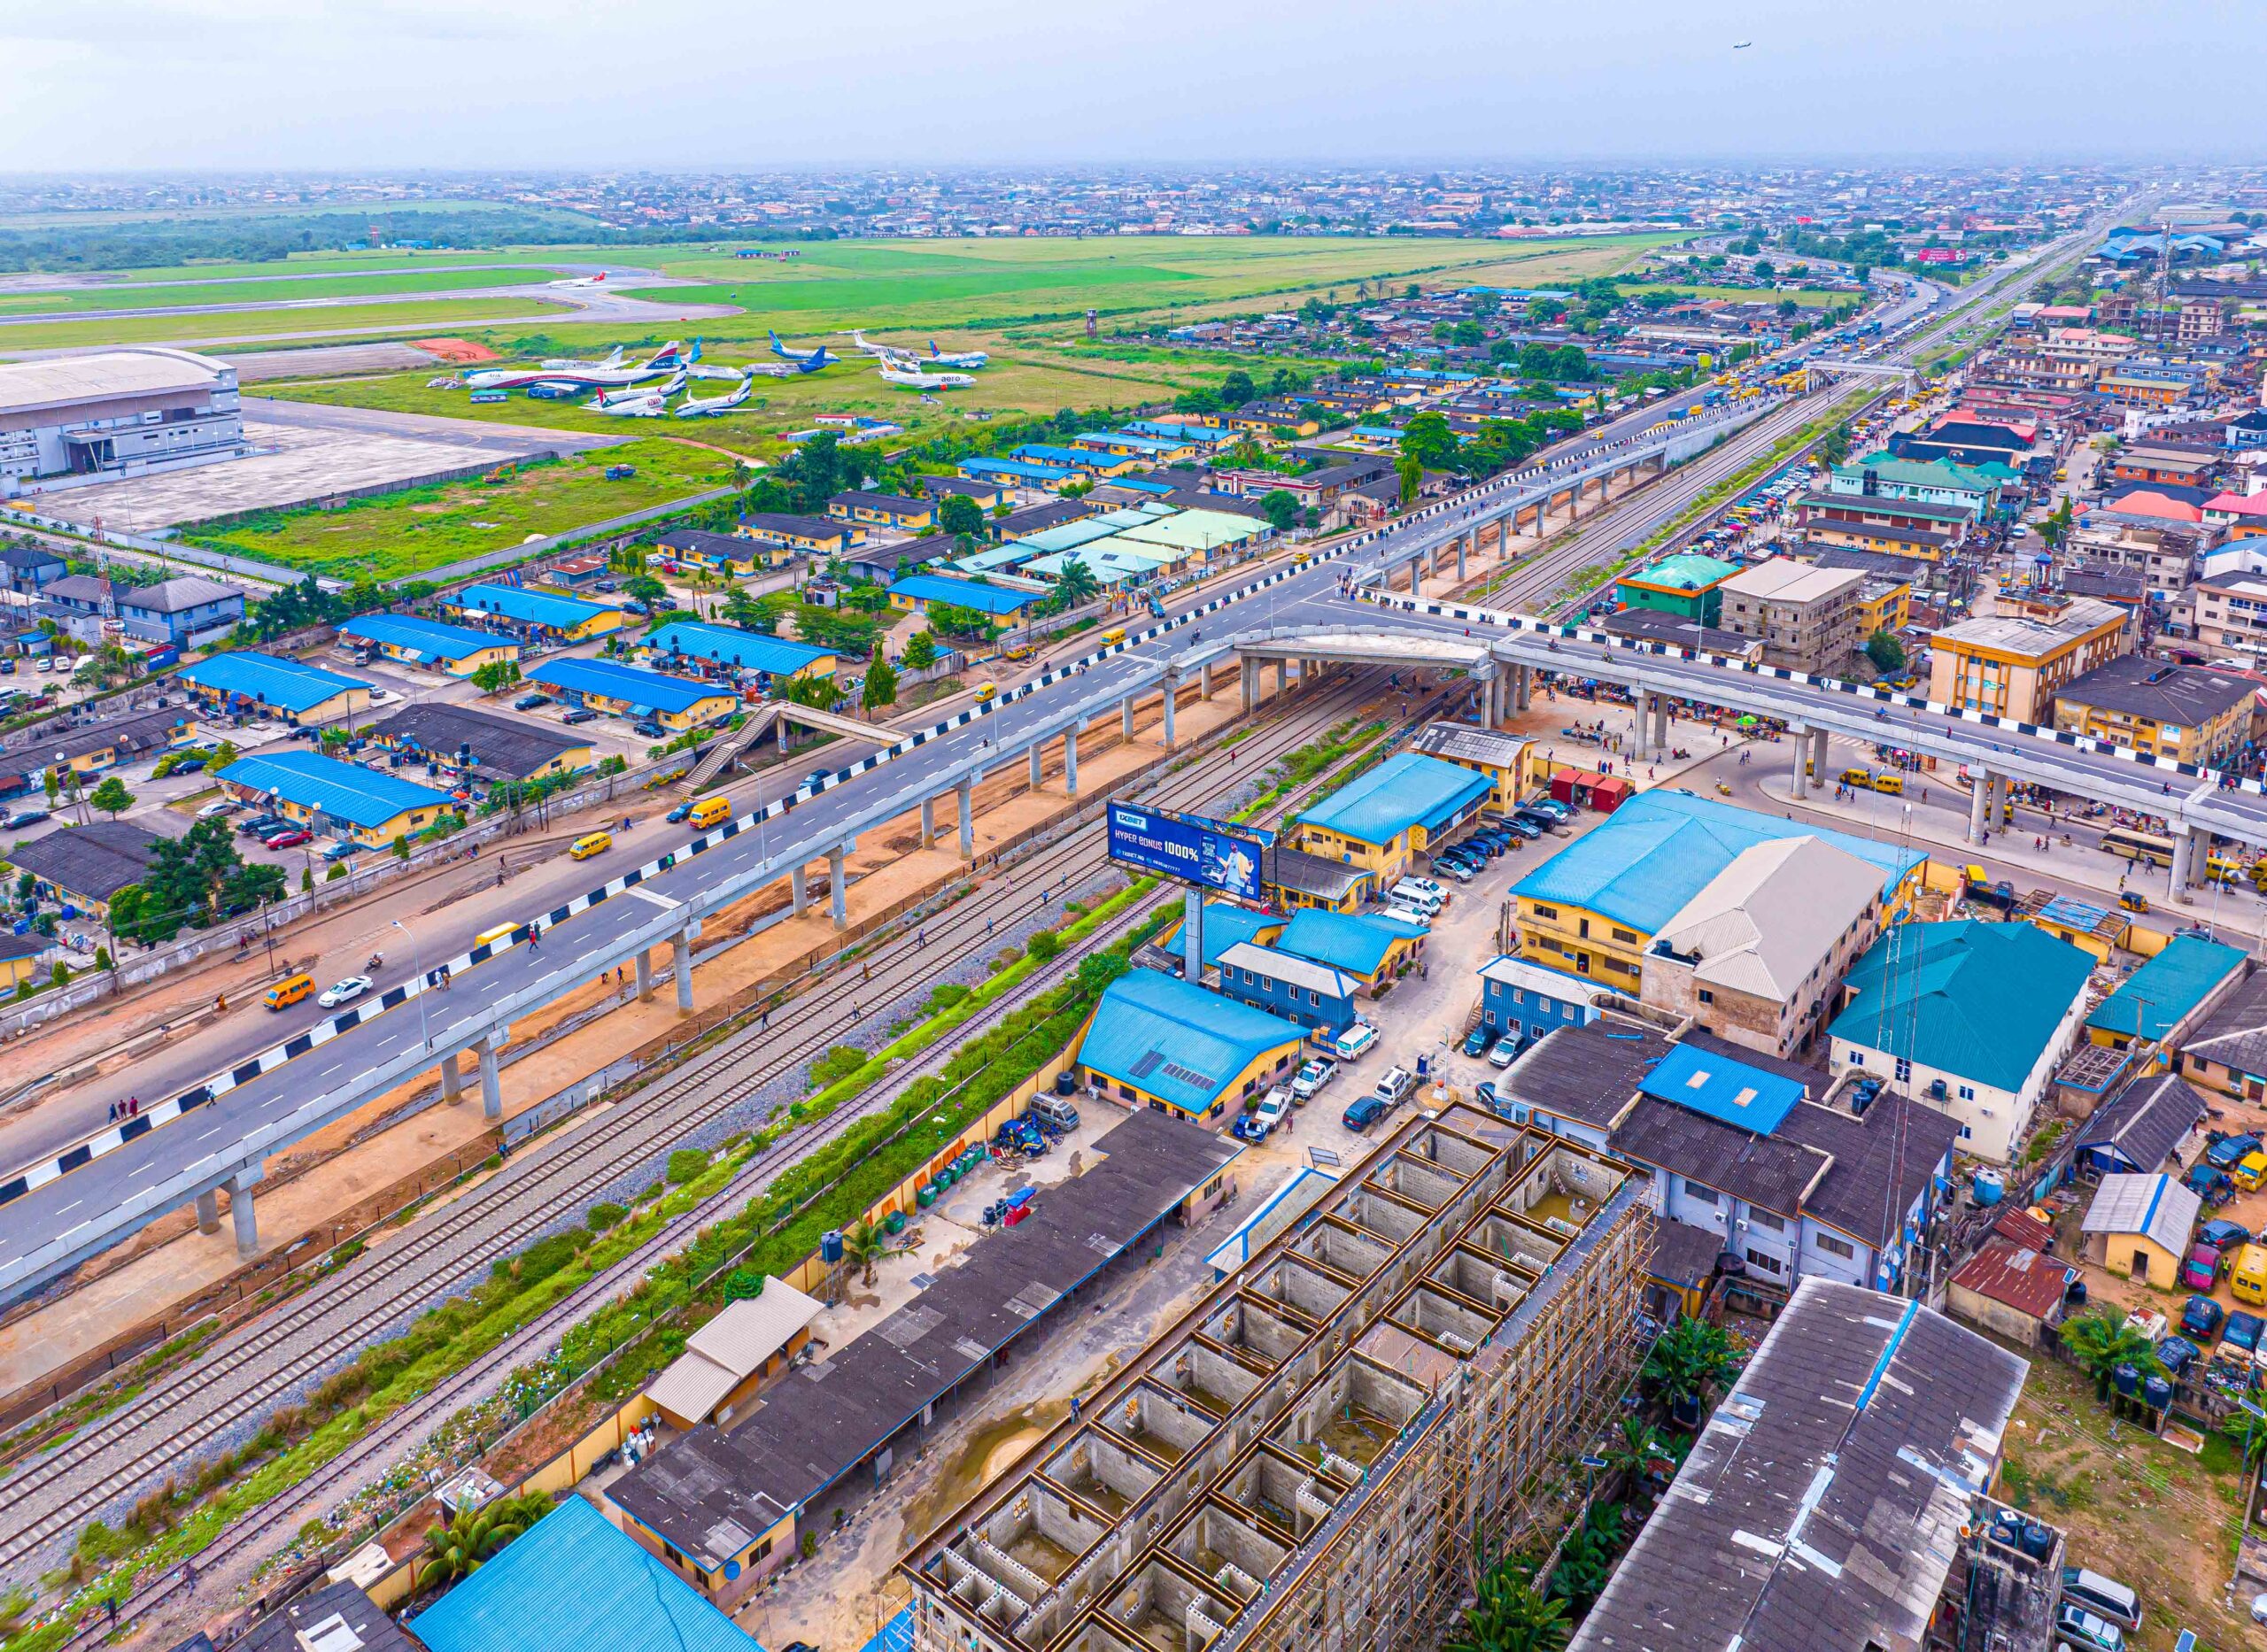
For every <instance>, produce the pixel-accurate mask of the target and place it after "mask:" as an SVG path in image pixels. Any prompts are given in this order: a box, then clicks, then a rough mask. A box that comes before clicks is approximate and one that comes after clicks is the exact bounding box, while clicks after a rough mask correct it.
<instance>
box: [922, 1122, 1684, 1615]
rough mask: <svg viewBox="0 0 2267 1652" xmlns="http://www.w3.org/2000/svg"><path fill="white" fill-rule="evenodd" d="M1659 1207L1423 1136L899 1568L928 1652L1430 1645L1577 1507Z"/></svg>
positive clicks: (1341, 1195) (1357, 1180)
mask: <svg viewBox="0 0 2267 1652" xmlns="http://www.w3.org/2000/svg"><path fill="white" fill-rule="evenodd" d="M1644 1187H1645V1184H1644V1178H1643V1177H1641V1176H1640V1175H1638V1174H1637V1173H1636V1172H1635V1171H1634V1170H1632V1169H1631V1168H1630V1167H1629V1165H1627V1164H1625V1163H1623V1162H1621V1161H1619V1160H1617V1159H1614V1158H1613V1157H1611V1156H1609V1155H1606V1154H1600V1153H1596V1152H1592V1151H1590V1150H1589V1149H1587V1148H1585V1147H1583V1146H1580V1145H1578V1144H1575V1143H1572V1142H1569V1141H1567V1140H1566V1139H1561V1138H1557V1137H1553V1136H1550V1135H1547V1134H1544V1133H1543V1132H1541V1131H1535V1130H1530V1129H1528V1128H1525V1127H1523V1126H1520V1125H1515V1124H1512V1123H1507V1122H1505V1120H1503V1119H1500V1118H1497V1117H1496V1116H1495V1115H1492V1114H1489V1113H1487V1112H1483V1111H1481V1110H1478V1109H1475V1108H1471V1107H1468V1106H1465V1105H1462V1104H1453V1105H1451V1106H1449V1107H1448V1108H1445V1109H1443V1110H1442V1111H1440V1112H1438V1113H1437V1114H1427V1113H1420V1114H1418V1115H1416V1116H1413V1117H1412V1118H1410V1119H1409V1120H1408V1121H1407V1122H1406V1123H1404V1124H1402V1125H1401V1126H1400V1127H1399V1128H1398V1129H1397V1130H1395V1131H1392V1132H1391V1133H1390V1134H1389V1135H1388V1136H1386V1137H1385V1138H1383V1139H1381V1141H1380V1142H1379V1143H1378V1145H1377V1146H1376V1148H1375V1150H1374V1151H1373V1153H1371V1154H1369V1155H1368V1156H1367V1157H1366V1159H1365V1160H1364V1161H1363V1162H1361V1163H1360V1164H1358V1165H1356V1166H1353V1167H1351V1168H1350V1169H1349V1170H1348V1171H1347V1172H1346V1174H1345V1176H1344V1177H1343V1178H1342V1182H1341V1185H1340V1187H1339V1188H1338V1189H1337V1190H1335V1191H1334V1192H1333V1193H1331V1195H1330V1196H1328V1197H1327V1199H1326V1200H1324V1201H1323V1202H1322V1203H1320V1204H1319V1206H1317V1207H1315V1208H1314V1209H1313V1210H1311V1212H1310V1213H1308V1214H1307V1215H1305V1216H1303V1217H1301V1218H1300V1219H1298V1220H1296V1222H1294V1223H1292V1224H1289V1225H1288V1227H1287V1228H1286V1229H1285V1230H1284V1231H1281V1232H1280V1233H1278V1234H1276V1235H1275V1236H1274V1237H1273V1239H1271V1240H1269V1242H1268V1243H1266V1244H1265V1247H1262V1248H1260V1249H1259V1250H1258V1251H1257V1253H1256V1254H1254V1255H1253V1257H1252V1259H1251V1260H1250V1262H1248V1263H1246V1264H1245V1265H1244V1266H1243V1267H1242V1268H1241V1269H1240V1270H1236V1271H1235V1272H1234V1273H1231V1274H1229V1275H1228V1276H1227V1277H1226V1278H1223V1279H1222V1280H1221V1281H1220V1282H1219V1284H1218V1285H1215V1286H1214V1287H1213V1288H1212V1289H1211V1291H1209V1292H1208V1293H1206V1294H1205V1295H1204V1296H1203V1299H1202V1300H1200V1301H1198V1302H1197V1303H1196V1304H1195V1306H1194V1307H1193V1308H1190V1309H1189V1310H1188V1313H1187V1314H1185V1315H1184V1316H1181V1317H1180V1319H1179V1320H1178V1321H1176V1322H1175V1323H1173V1324H1171V1325H1170V1326H1168V1327H1166V1328H1165V1329H1164V1331H1163V1332H1161V1333H1160V1334H1159V1335H1158V1336H1157V1337H1156V1338H1155V1339H1152V1340H1151V1341H1150V1342H1149V1345H1148V1346H1147V1347H1144V1348H1142V1349H1141V1350H1140V1351H1139V1352H1138V1353H1136V1354H1134V1355H1132V1356H1131V1357H1130V1358H1129V1359H1128V1360H1127V1361H1126V1364H1125V1367H1124V1369H1123V1370H1120V1371H1119V1372H1118V1375H1116V1376H1115V1377H1114V1378H1111V1379H1110V1381H1109V1382H1108V1383H1107V1384H1106V1385H1105V1386H1103V1388H1101V1389H1100V1390H1099V1391H1098V1392H1097V1393H1095V1394H1094V1395H1093V1396H1092V1398H1091V1399H1090V1400H1087V1401H1085V1402H1083V1403H1081V1404H1079V1405H1078V1406H1074V1407H1073V1409H1072V1413H1071V1415H1070V1416H1069V1417H1066V1418H1064V1420H1063V1421H1062V1422H1061V1423H1060V1424H1057V1425H1056V1427H1055V1428H1054V1430H1053V1431H1052V1432H1049V1433H1048V1435H1047V1436H1046V1437H1045V1438H1044V1439H1043V1440H1040V1441H1039V1442H1037V1443H1036V1444H1035V1445H1034V1446H1033V1447H1032V1449H1031V1450H1030V1451H1029V1452H1028V1453H1027V1454H1026V1455H1025V1458H1024V1459H1023V1465H1022V1466H1020V1467H1019V1468H1018V1469H1017V1470H1016V1471H1013V1472H1011V1473H1010V1474H1008V1475H1006V1476H1003V1477H1002V1478H1000V1479H998V1480H996V1481H995V1482H994V1484H993V1485H992V1486H990V1487H988V1488H987V1489H986V1490H985V1491H983V1492H982V1493H980V1494H979V1495H978V1496H976V1497H975V1498H973V1499H972V1500H971V1501H969V1502H968V1503H966V1504H965V1505H964V1506H963V1507H962V1508H961V1509H959V1510H957V1511H956V1512H955V1513H953V1514H951V1515H950V1516H948V1517H947V1518H946V1519H945V1520H944V1521H943V1522H942V1523H941V1525H940V1526H939V1528H938V1529H937V1531H935V1532H933V1533H932V1534H931V1535H930V1536H929V1537H928V1538H926V1539H925V1540H924V1541H922V1542H921V1543H920V1544H919V1545H918V1546H917V1547H916V1548H914V1549H913V1551H912V1552H911V1553H910V1554H909V1555H908V1556H906V1557H905V1559H904V1560H903V1561H902V1562H901V1564H900V1568H899V1570H900V1572H901V1576H902V1577H903V1578H904V1579H907V1580H908V1581H909V1584H910V1586H911V1588H912V1592H913V1597H914V1612H913V1618H912V1621H913V1625H914V1639H913V1644H914V1646H915V1647H916V1648H920V1649H921V1652H970V1649H972V1648H981V1649H982V1652H1039V1649H1040V1648H1054V1649H1055V1652H1213V1649H1219V1648H1231V1647H1234V1648H1294V1647H1296V1648H1303V1649H1304V1648H1346V1649H1348V1652H1352V1649H1353V1648H1363V1649H1364V1652H1369V1649H1371V1648H1381V1649H1383V1648H1404V1647H1409V1648H1414V1647H1420V1646H1422V1647H1429V1646H1431V1645H1433V1644H1434V1643H1435V1641H1436V1640H1437V1639H1438V1637H1439V1635H1440V1634H1441V1633H1443V1630H1444V1629H1445V1628H1446V1627H1447V1625H1449V1623H1450V1620H1451V1617H1452V1615H1453V1613H1454V1612H1455V1610H1457V1608H1458V1605H1459V1603H1460V1602H1462V1601H1464V1600H1465V1599H1466V1597H1467V1596H1468V1594H1469V1593H1470V1592H1471V1590H1472V1588H1473V1586H1474V1578H1473V1571H1474V1564H1475V1557H1476V1556H1501V1555H1503V1554H1504V1553H1505V1552H1506V1551H1507V1550H1509V1549H1511V1548H1514V1547H1516V1546H1518V1545H1520V1543H1521V1542H1522V1541H1523V1540H1527V1539H1528V1538H1529V1537H1530V1536H1537V1535H1543V1536H1552V1535H1555V1533H1556V1532H1557V1531H1558V1530H1559V1527H1560V1526H1561V1525H1562V1524H1563V1522H1564V1520H1565V1519H1566V1517H1567V1515H1568V1513H1569V1512H1570V1511H1571V1509H1572V1505H1573V1503H1574V1501H1575V1500H1577V1499H1578V1498H1579V1497H1580V1495H1581V1490H1582V1482H1581V1477H1580V1473H1579V1471H1570V1469H1569V1466H1568V1460H1569V1458H1570V1455H1572V1454H1578V1453H1579V1452H1580V1451H1582V1450H1583V1449H1586V1448H1587V1446H1588V1442H1589V1440H1590V1438H1591V1437H1592V1436H1593V1435H1594V1433H1595V1432H1596V1431H1597V1430H1598V1427H1599V1426H1600V1424H1601V1423H1602V1422H1603V1421H1604V1420H1605V1417H1606V1415H1607V1414H1608V1412H1609V1411H1610V1410H1611V1409H1612V1408H1613V1407H1614V1406H1615V1405H1616V1404H1617V1403H1618V1401H1619V1399H1620V1396H1621V1393H1623V1391H1624V1389H1625V1388H1626V1387H1627V1386H1628V1384H1629V1381H1630V1380H1631V1379H1632V1378H1633V1376H1634V1374H1635V1371H1636V1366H1637V1363H1638V1361H1639V1359H1640V1357H1641V1356H1642V1354H1643V1351H1644V1336H1643V1332H1642V1327H1643V1320H1642V1316H1641V1310H1640V1296H1641V1292H1642V1285H1643V1278H1644V1264H1645V1259H1646V1257H1647V1256H1648V1254H1650V1251H1651V1247H1652V1225H1653V1218H1652V1213H1651V1210H1650V1208H1649V1206H1648V1204H1647V1201H1646V1200H1645V1196H1644ZM1482 1563H1484V1561H1483V1562H1482Z"/></svg>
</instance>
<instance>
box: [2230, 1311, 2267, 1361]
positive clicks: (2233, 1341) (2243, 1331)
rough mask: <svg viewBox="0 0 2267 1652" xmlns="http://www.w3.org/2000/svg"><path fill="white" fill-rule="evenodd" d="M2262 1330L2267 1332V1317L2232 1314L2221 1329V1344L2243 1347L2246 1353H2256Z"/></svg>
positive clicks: (2239, 1313)
mask: <svg viewBox="0 0 2267 1652" xmlns="http://www.w3.org/2000/svg"><path fill="white" fill-rule="evenodd" d="M2261 1332H2267V1319H2262V1318H2261V1317H2260V1316H2258V1315H2256V1314H2246V1313H2241V1312H2238V1313H2233V1314H2230V1315H2229V1316H2228V1323H2227V1324H2225V1325H2224V1326H2223V1327H2222V1328H2221V1330H2220V1346H2221V1347H2231V1348H2241V1349H2242V1350H2243V1351H2244V1352H2245V1353H2246V1354H2256V1353H2257V1352H2259V1339H2260V1333H2261Z"/></svg>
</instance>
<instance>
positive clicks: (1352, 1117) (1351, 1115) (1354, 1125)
mask: <svg viewBox="0 0 2267 1652" xmlns="http://www.w3.org/2000/svg"><path fill="white" fill-rule="evenodd" d="M1385 1115H1386V1105H1385V1103H1384V1102H1383V1101H1382V1100H1380V1099H1379V1098H1377V1097H1376V1096H1364V1097H1363V1098H1362V1099H1361V1100H1358V1101H1357V1102H1355V1103H1354V1105H1353V1106H1351V1107H1350V1108H1347V1109H1346V1115H1345V1116H1344V1118H1342V1120H1340V1121H1339V1122H1340V1123H1342V1124H1344V1125H1345V1126H1346V1128H1347V1129H1349V1130H1367V1129H1369V1127H1370V1126H1371V1125H1373V1124H1374V1123H1377V1122H1378V1121H1379V1120H1380V1119H1381V1118H1383V1117H1384V1116H1385Z"/></svg>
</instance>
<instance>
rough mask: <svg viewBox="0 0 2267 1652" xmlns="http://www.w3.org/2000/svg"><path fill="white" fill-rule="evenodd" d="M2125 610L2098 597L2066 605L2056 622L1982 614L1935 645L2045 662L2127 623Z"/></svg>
mask: <svg viewBox="0 0 2267 1652" xmlns="http://www.w3.org/2000/svg"><path fill="white" fill-rule="evenodd" d="M2126 617H2127V616H2126V613H2125V610H2124V609H2123V608H2121V607H2119V606H2117V605H2116V603H2111V602H2103V601H2101V599H2100V598H2095V597H2077V598H2072V599H2071V600H2070V602H2068V603H2066V604H2065V605H2064V606H2063V608H2062V613H2061V614H2059V615H2057V616H2056V617H2055V618H2054V619H2053V620H2034V619H2029V618H2026V617H2024V616H2023V615H2021V614H1979V615H1977V617H1976V618H1975V619H1972V620H1962V621H1961V622H1960V623H1959V624H1957V625H1948V626H1946V627H1945V629H1942V630H1940V631H1938V633H1937V634H1936V637H1935V645H1936V646H1938V647H1939V648H1949V647H1954V646H1958V647H1963V648H1974V649H1982V650H1985V651H1986V652H1992V653H2000V654H2012V655H2015V656H2016V657H2017V658H2018V659H2031V660H2044V659H2047V658H2049V657H2051V656H2053V655H2054V654H2057V653H2060V652H2062V650H2064V649H2066V648H2069V647H2070V646H2072V645H2075V644H2077V642H2079V641H2080V640H2081V639H2083V638H2085V637H2088V636H2091V635H2092V634H2093V633H2094V632H2096V631H2099V630H2101V629H2102V628H2103V627H2105V626H2118V625H2123V624H2124V623H2125V621H2126Z"/></svg>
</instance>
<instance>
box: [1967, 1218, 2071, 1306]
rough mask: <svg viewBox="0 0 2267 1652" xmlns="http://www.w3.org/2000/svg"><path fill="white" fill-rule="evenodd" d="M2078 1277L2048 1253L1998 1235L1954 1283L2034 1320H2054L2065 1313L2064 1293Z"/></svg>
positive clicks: (1972, 1258) (1989, 1240)
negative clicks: (2057, 1315)
mask: <svg viewBox="0 0 2267 1652" xmlns="http://www.w3.org/2000/svg"><path fill="white" fill-rule="evenodd" d="M2075 1277H2076V1270H2074V1269H2071V1268H2069V1267H2066V1266H2064V1265H2063V1264H2062V1263H2061V1262H2056V1261H2055V1260H2054V1258H2053V1257H2052V1256H2049V1255H2047V1254H2045V1253H2044V1252H2042V1251H2039V1250H2035V1249H2033V1248H2032V1247H2030V1246H2028V1245H2018V1244H2016V1242H2015V1241H2014V1240H2013V1239H2002V1238H2000V1237H1999V1236H1998V1235H1996V1234H1994V1235H1993V1236H1992V1238H1990V1239H1986V1240H1985V1244H1984V1248H1983V1249H1982V1250H1980V1251H1978V1252H1977V1253H1976V1254H1975V1255H1973V1256H1971V1257H1969V1260H1968V1262H1967V1264H1966V1265H1965V1266H1964V1267H1962V1268H1961V1270H1960V1271H1959V1272H1958V1273H1955V1274H1954V1275H1953V1277H1952V1282H1953V1283H1954V1285H1958V1286H1959V1287H1960V1288H1961V1290H1963V1291H1973V1292H1975V1293H1976V1294H1977V1295H1978V1296H1985V1297H1989V1298H1991V1300H1992V1301H1995V1302H2004V1303H2005V1304H2007V1306H2008V1307H2009V1308H2014V1309H2016V1311H2017V1312H2018V1313H2023V1314H2028V1315H2030V1316H2031V1317H2032V1318H2033V1319H2051V1318H2053V1317H2054V1316H2055V1315H2056V1314H2057V1313H2059V1312H2060V1311H2061V1310H2062V1297H2063V1293H2064V1292H2065V1291H2067V1290H2068V1289H2069V1288H2070V1280H2071V1279H2072V1278H2075Z"/></svg>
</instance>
